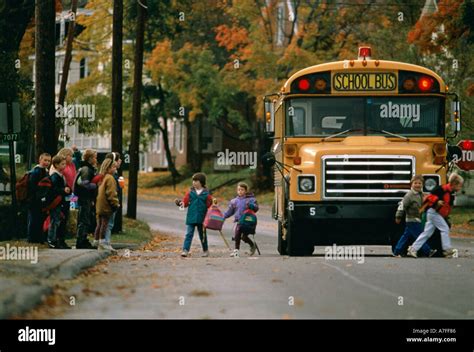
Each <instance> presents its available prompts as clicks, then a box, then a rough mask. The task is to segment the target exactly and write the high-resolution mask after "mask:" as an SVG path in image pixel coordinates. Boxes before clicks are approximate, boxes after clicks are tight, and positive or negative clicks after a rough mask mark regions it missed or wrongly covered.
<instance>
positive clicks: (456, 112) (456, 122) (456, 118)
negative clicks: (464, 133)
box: [451, 96, 461, 135]
mask: <svg viewBox="0 0 474 352" xmlns="http://www.w3.org/2000/svg"><path fill="white" fill-rule="evenodd" d="M451 112H452V113H451V127H452V129H453V131H454V133H455V135H457V134H458V133H459V132H461V103H460V102H459V99H458V97H457V96H456V98H455V99H454V101H453V102H452V104H451Z"/></svg>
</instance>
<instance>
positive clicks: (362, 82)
mask: <svg viewBox="0 0 474 352" xmlns="http://www.w3.org/2000/svg"><path fill="white" fill-rule="evenodd" d="M333 88H334V90H335V91H336V92H356V91H361V92H363V91H384V92H391V91H395V90H396V89H397V76H396V74H394V73H392V72H364V73H360V72H338V73H335V74H334V78H333Z"/></svg>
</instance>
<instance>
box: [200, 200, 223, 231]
mask: <svg viewBox="0 0 474 352" xmlns="http://www.w3.org/2000/svg"><path fill="white" fill-rule="evenodd" d="M224 221H225V218H224V214H222V212H221V211H220V210H219V207H218V206H217V205H211V206H210V207H209V209H208V210H207V214H206V217H205V218H204V222H203V225H204V227H205V228H206V229H209V230H217V231H220V230H222V226H224Z"/></svg>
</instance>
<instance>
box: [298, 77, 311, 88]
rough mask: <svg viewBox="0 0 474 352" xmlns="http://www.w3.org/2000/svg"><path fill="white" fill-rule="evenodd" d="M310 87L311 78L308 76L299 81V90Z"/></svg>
mask: <svg viewBox="0 0 474 352" xmlns="http://www.w3.org/2000/svg"><path fill="white" fill-rule="evenodd" d="M309 87H310V83H309V79H307V78H302V79H300V81H299V82H298V89H299V90H303V91H305V90H308V89H309Z"/></svg>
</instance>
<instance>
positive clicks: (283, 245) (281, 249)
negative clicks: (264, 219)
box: [278, 221, 288, 255]
mask: <svg viewBox="0 0 474 352" xmlns="http://www.w3.org/2000/svg"><path fill="white" fill-rule="evenodd" d="M287 246H288V243H287V241H286V240H284V239H283V224H282V223H281V221H278V253H280V255H287V254H288V252H287Z"/></svg>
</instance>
